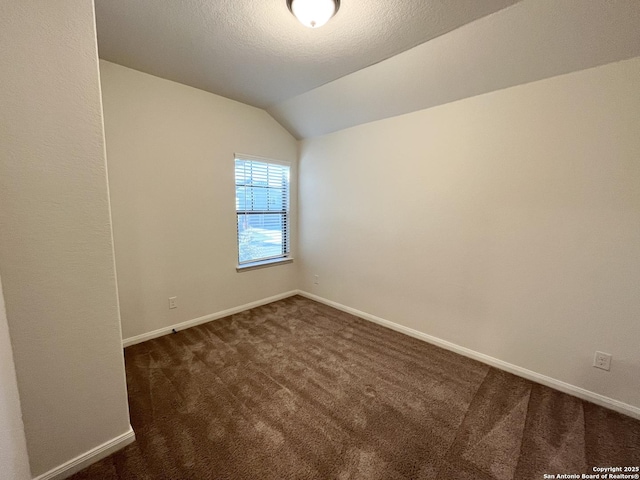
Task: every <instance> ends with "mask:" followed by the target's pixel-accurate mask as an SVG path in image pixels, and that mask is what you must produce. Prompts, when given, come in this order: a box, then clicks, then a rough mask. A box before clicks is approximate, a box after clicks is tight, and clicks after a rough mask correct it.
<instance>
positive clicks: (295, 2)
mask: <svg viewBox="0 0 640 480" xmlns="http://www.w3.org/2000/svg"><path fill="white" fill-rule="evenodd" d="M287 7H289V10H291V13H293V14H294V15H295V17H296V18H297V19H298V20H300V23H302V24H303V25H304V26H305V27H309V28H318V27H321V26H322V25H324V24H325V23H327V22H328V21H329V20H330V19H331V17H333V16H334V15H335V14H336V12H337V11H338V9H339V8H340V0H287Z"/></svg>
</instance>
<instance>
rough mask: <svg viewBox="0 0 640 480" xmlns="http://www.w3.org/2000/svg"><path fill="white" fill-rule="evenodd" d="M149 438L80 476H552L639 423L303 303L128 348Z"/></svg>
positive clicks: (628, 441) (278, 305)
mask: <svg viewBox="0 0 640 480" xmlns="http://www.w3.org/2000/svg"><path fill="white" fill-rule="evenodd" d="M125 356H126V365H127V381H128V386H129V401H130V405H131V407H130V408H131V421H132V425H133V428H134V430H135V432H136V437H137V441H136V442H135V443H134V444H132V445H130V446H128V447H127V448H125V449H124V450H122V451H120V452H118V453H115V454H113V455H111V456H110V457H108V458H106V459H104V460H102V461H100V462H98V463H97V464H94V465H92V466H90V467H89V468H87V469H86V470H84V471H82V472H80V473H78V474H76V475H75V476H73V477H72V478H73V479H74V480H81V479H105V480H107V479H108V480H111V479H154V480H156V479H175V480H178V479H180V480H188V479H193V480H206V479H220V480H223V479H234V480H269V479H273V480H276V479H277V480H283V479H292V480H293V479H339V480H343V479H344V480H346V479H378V480H400V479H442V480H458V479H460V480H463V479H465V480H466V479H469V480H471V479H473V480H488V479H496V480H507V479H527V480H528V479H542V478H543V475H544V474H545V473H547V474H582V473H592V472H591V467H593V466H638V465H640V422H638V421H636V420H633V419H631V418H629V417H626V416H624V415H620V414H617V413H614V412H612V411H609V410H606V409H603V408H600V407H597V406H595V405H593V404H590V403H587V402H583V401H581V400H579V399H577V398H574V397H571V396H568V395H565V394H563V393H559V392H557V391H555V390H551V389H549V388H546V387H543V386H540V385H537V384H534V383H531V382H529V381H526V380H523V379H521V378H519V377H515V376H513V375H510V374H507V373H504V372H501V371H499V370H496V369H493V368H491V367H488V366H486V365H483V364H481V363H478V362H476V361H473V360H470V359H468V358H465V357H462V356H460V355H457V354H455V353H451V352H449V351H446V350H442V349H439V348H437V347H434V346H431V345H429V344H426V343H423V342H421V341H418V340H416V339H413V338H411V337H407V336H404V335H401V334H399V333H396V332H393V331H391V330H387V329H385V328H382V327H380V326H377V325H375V324H372V323H369V322H367V321H364V320H361V319H358V318H356V317H353V316H351V315H348V314H346V313H343V312H340V311H338V310H335V309H333V308H330V307H327V306H325V305H321V304H319V303H316V302H313V301H311V300H308V299H305V298H302V297H299V296H296V297H291V298H288V299H285V300H282V301H279V302H275V303H272V304H269V305H265V306H263V307H259V308H255V309H253V310H250V311H247V312H243V313H240V314H237V315H233V316H232V317H229V318H226V319H223V320H217V321H214V322H210V323H207V324H205V325H201V326H198V327H194V328H191V329H189V330H184V331H181V332H178V333H177V334H175V335H168V336H165V337H161V338H158V339H155V340H151V341H148V342H145V343H143V344H140V345H135V346H132V347H129V348H127V349H126V350H125Z"/></svg>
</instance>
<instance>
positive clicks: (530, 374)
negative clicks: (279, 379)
mask: <svg viewBox="0 0 640 480" xmlns="http://www.w3.org/2000/svg"><path fill="white" fill-rule="evenodd" d="M297 293H298V294H299V295H302V296H303V297H307V298H309V299H311V300H315V301H316V302H320V303H324V304H325V305H329V306H330V307H333V308H336V309H338V310H342V311H343V312H347V313H350V314H352V315H355V316H356V317H360V318H362V319H364V320H368V321H370V322H373V323H377V324H378V325H382V326H383V327H387V328H390V329H391V330H395V331H396V332H400V333H404V334H405V335H409V336H410V337H414V338H417V339H418V340H422V341H424V342H427V343H430V344H432V345H436V346H438V347H442V348H444V349H446V350H450V351H452V352H455V353H459V354H460V355H464V356H465V357H469V358H472V359H474V360H477V361H479V362H482V363H485V364H487V365H490V366H492V367H495V368H498V369H500V370H504V371H506V372H509V373H513V374H514V375H517V376H519V377H522V378H526V379H527V380H531V381H533V382H536V383H540V384H542V385H545V386H547V387H550V388H553V389H555V390H559V391H561V392H564V393H567V394H569V395H573V396H574V397H578V398H581V399H582V400H586V401H588V402H591V403H595V404H596V405H600V406H601V407H605V408H608V409H611V410H615V411H616V412H620V413H623V414H625V415H629V416H630V417H633V418H637V419H640V408H638V407H634V406H633V405H629V404H627V403H624V402H621V401H619V400H615V399H613V398H609V397H605V396H604V395H600V394H599V393H595V392H592V391H590V390H585V389H584V388H581V387H577V386H575V385H571V384H570V383H566V382H563V381H561V380H556V379H555V378H551V377H547V376H546V375H542V374H540V373H537V372H534V371H532V370H527V369H526V368H523V367H519V366H517V365H513V364H512V363H508V362H504V361H502V360H499V359H497V358H493V357H490V356H489V355H485V354H483V353H479V352H476V351H475V350H471V349H469V348H465V347H461V346H460V345H456V344H455V343H451V342H448V341H446V340H442V339H440V338H438V337H434V336H432V335H427V334H426V333H422V332H419V331H418V330H414V329H412V328H409V327H405V326H402V325H398V324H397V323H394V322H391V321H389V320H385V319H384V318H380V317H376V316H375V315H371V314H369V313H366V312H362V311H360V310H356V309H355V308H351V307H347V306H346V305H342V304H340V303H337V302H334V301H332V300H327V299H326V298H323V297H319V296H317V295H314V294H312V293H308V292H305V291H302V290H300V291H298V292H297Z"/></svg>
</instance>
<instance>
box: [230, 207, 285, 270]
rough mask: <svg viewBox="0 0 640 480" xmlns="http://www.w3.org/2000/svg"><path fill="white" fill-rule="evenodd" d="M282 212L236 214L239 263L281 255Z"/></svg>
mask: <svg viewBox="0 0 640 480" xmlns="http://www.w3.org/2000/svg"><path fill="white" fill-rule="evenodd" d="M285 217H286V216H285V215H283V214H273V213H269V214H257V215H253V214H238V250H239V252H240V258H239V260H240V263H244V262H248V261H252V260H257V259H264V258H269V257H278V256H283V254H284V253H286V252H285V249H284V246H283V241H284V235H283V230H284V228H285V225H286V222H285Z"/></svg>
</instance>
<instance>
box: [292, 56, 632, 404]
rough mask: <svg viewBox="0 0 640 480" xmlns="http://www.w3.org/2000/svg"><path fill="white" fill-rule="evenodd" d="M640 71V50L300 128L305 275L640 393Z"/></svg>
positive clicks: (332, 294)
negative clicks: (344, 124) (597, 358)
mask: <svg viewBox="0 0 640 480" xmlns="http://www.w3.org/2000/svg"><path fill="white" fill-rule="evenodd" d="M638 85H640V59H639V58H635V59H631V60H627V61H624V62H620V63H615V64H610V65H606V66H602V67H598V68H594V69H591V70H585V71H581V72H577V73H572V74H568V75H565V76H560V77H555V78H552V79H548V80H543V81H539V82H536V83H532V84H527V85H522V86H518V87H513V88H510V89H507V90H502V91H497V92H494V93H490V94H486V95H482V96H478V97H474V98H469V99H466V100H461V101H458V102H455V103H451V104H447V105H443V106H439V107H435V108H432V109H428V110H422V111H419V112H415V113H412V114H408V115H404V116H400V117H395V118H391V119H387V120H381V121H378V122H375V123H370V124H366V125H361V126H358V127H353V128H350V129H347V130H343V131H340V132H337V133H334V134H330V135H327V136H324V137H319V138H314V139H309V140H305V141H303V142H301V152H300V159H299V162H300V164H299V168H300V181H299V184H300V185H299V187H300V197H299V202H300V203H299V208H300V221H299V249H300V256H301V258H302V260H303V262H302V265H301V270H300V275H301V277H300V286H301V288H302V289H303V290H306V291H308V292H310V293H314V294H317V295H319V296H321V297H324V298H326V299H329V300H333V301H335V302H338V303H341V304H343V305H347V306H349V307H352V308H355V309H358V310H361V311H364V312H367V313H370V314H373V315H376V316H378V317H382V318H385V319H387V320H390V321H393V322H396V323H398V324H401V325H404V326H407V327H410V328H413V329H415V330H418V331H421V332H424V333H427V334H430V335H433V336H436V337H439V338H441V339H444V340H447V341H450V342H453V343H455V344H458V345H460V346H463V347H467V348H470V349H472V350H475V351H477V352H481V353H484V354H487V355H490V356H493V357H496V358H498V359H501V360H503V361H506V362H510V363H512V364H515V365H517V366H520V367H524V368H527V369H530V370H533V371H535V372H538V373H541V374H544V375H547V376H550V377H552V378H555V379H557V380H562V381H564V382H568V383H570V384H573V385H575V386H579V387H582V388H585V389H587V390H590V391H593V392H596V393H600V394H602V395H605V396H608V397H612V398H614V399H617V400H619V401H622V402H625V403H628V404H630V405H633V406H636V407H638V406H640V389H639V388H638V372H639V371H640V350H638V338H640V322H638V318H640V296H639V295H638V285H640V161H639V160H638V159H639V158H640V135H639V134H638V132H640V89H639V88H638ZM314 274H318V275H319V276H320V284H319V285H314V284H313V275H314ZM595 350H602V351H604V352H609V353H611V354H613V363H612V369H611V371H610V372H609V373H607V372H604V371H602V370H597V369H594V368H593V367H592V366H591V364H592V361H593V355H594V352H595Z"/></svg>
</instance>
